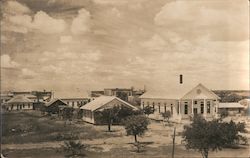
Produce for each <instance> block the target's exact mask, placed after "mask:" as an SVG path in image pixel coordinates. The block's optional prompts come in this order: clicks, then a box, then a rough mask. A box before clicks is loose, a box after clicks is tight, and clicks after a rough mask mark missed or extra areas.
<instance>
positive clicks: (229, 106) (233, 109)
mask: <svg viewBox="0 0 250 158" xmlns="http://www.w3.org/2000/svg"><path fill="white" fill-rule="evenodd" d="M218 108H219V110H218V113H220V112H221V111H222V110H226V111H228V114H229V115H231V116H234V115H238V114H240V115H241V114H244V109H246V108H245V106H244V105H241V104H240V103H238V102H235V103H231V102H230V103H219V107H218Z"/></svg>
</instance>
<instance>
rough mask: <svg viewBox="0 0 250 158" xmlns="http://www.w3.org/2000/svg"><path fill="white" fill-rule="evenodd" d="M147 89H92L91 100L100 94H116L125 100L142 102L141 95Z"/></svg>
mask: <svg viewBox="0 0 250 158" xmlns="http://www.w3.org/2000/svg"><path fill="white" fill-rule="evenodd" d="M144 92H145V90H134V88H133V87H131V88H105V89H104V90H103V91H91V93H90V97H91V100H94V99H95V98H96V97H99V96H116V97H118V98H120V99H122V100H124V101H127V102H130V103H133V104H138V102H140V98H139V96H141V95H142V94H143V93H144Z"/></svg>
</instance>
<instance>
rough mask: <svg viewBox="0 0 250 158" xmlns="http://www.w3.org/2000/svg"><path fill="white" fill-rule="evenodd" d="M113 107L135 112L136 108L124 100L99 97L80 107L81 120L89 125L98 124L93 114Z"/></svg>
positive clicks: (112, 97) (113, 97)
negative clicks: (122, 107) (123, 107)
mask: <svg viewBox="0 0 250 158" xmlns="http://www.w3.org/2000/svg"><path fill="white" fill-rule="evenodd" d="M114 106H125V107H128V108H131V109H134V110H137V108H136V107H134V106H133V105H131V104H129V103H127V102H125V101H124V100H121V99H120V98H118V97H115V96H100V97H98V98H96V99H95V100H93V101H91V102H89V103H87V104H86V105H84V106H82V107H81V109H82V110H83V120H84V121H86V122H89V123H93V124H96V123H97V122H98V120H97V119H98V118H96V117H95V113H96V112H97V111H102V110H103V109H106V108H112V107H114Z"/></svg>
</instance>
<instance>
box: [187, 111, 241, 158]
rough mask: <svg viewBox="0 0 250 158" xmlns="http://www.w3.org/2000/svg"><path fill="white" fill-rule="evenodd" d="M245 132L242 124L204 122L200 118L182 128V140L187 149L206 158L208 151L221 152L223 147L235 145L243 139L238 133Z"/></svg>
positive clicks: (197, 117)
mask: <svg viewBox="0 0 250 158" xmlns="http://www.w3.org/2000/svg"><path fill="white" fill-rule="evenodd" d="M244 131H245V125H244V124H242V123H238V124H236V123H234V122H233V121H231V122H230V123H226V122H221V121H220V120H217V119H216V120H212V121H206V120H205V119H204V118H203V117H202V116H200V115H197V116H195V117H194V118H193V122H192V123H191V125H190V126H184V132H183V138H184V141H185V142H186V148H187V149H195V150H197V151H199V152H200V153H201V154H202V156H203V158H208V152H209V151H210V150H212V151H217V150H222V148H223V147H227V146H230V145H235V144H238V143H239V140H243V141H245V138H244V137H242V136H241V135H239V132H244Z"/></svg>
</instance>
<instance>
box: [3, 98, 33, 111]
mask: <svg viewBox="0 0 250 158" xmlns="http://www.w3.org/2000/svg"><path fill="white" fill-rule="evenodd" d="M33 103H34V102H33V101H32V100H30V99H28V98H27V97H26V96H25V95H16V96H14V97H13V98H11V99H10V100H9V101H7V102H5V103H4V104H3V108H4V109H5V110H7V111H13V110H32V109H33Z"/></svg>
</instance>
